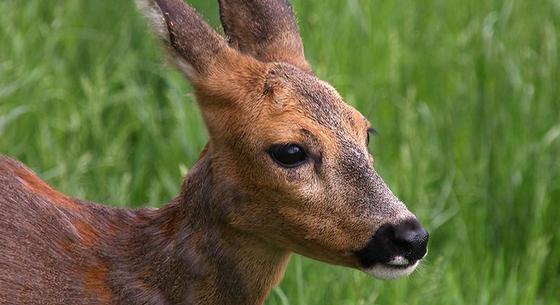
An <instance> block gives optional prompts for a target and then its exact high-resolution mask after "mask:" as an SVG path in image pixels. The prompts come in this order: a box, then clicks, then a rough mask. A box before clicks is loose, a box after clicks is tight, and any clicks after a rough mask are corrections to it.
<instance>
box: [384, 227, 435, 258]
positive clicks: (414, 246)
mask: <svg viewBox="0 0 560 305" xmlns="http://www.w3.org/2000/svg"><path fill="white" fill-rule="evenodd" d="M392 231H393V236H392V238H389V242H393V243H394V244H395V245H396V248H400V249H402V250H403V252H404V253H403V254H404V257H405V258H406V259H408V260H409V261H417V260H419V259H421V258H422V257H424V255H426V251H427V245H428V232H426V230H425V229H424V228H423V227H422V225H421V224H420V223H419V222H418V220H416V219H409V220H406V221H403V222H401V223H399V224H397V225H395V226H394V229H393V230H392Z"/></svg>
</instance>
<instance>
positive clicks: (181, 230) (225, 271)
mask: <svg viewBox="0 0 560 305" xmlns="http://www.w3.org/2000/svg"><path fill="white" fill-rule="evenodd" d="M214 181H215V180H214V177H213V175H212V166H211V160H210V157H209V156H208V154H205V155H203V157H202V158H201V159H200V160H199V161H198V162H197V164H196V165H195V166H194V168H193V169H192V170H191V173H190V174H189V175H188V176H187V178H186V179H185V183H184V185H183V188H182V192H181V194H180V195H179V196H178V197H177V198H175V199H174V200H173V201H172V202H171V203H169V204H168V205H167V206H165V207H164V208H162V209H159V210H140V211H139V212H138V214H137V215H136V217H138V219H139V220H140V221H138V222H137V223H139V227H137V228H135V229H134V232H136V233H134V234H132V236H133V237H132V238H131V239H130V240H129V242H128V243H125V244H128V245H129V246H130V247H131V249H135V250H134V252H135V253H134V255H133V256H134V257H136V258H137V259H136V260H134V259H132V260H131V261H133V262H135V265H134V266H131V268H132V269H134V273H135V274H136V277H137V278H138V280H139V281H140V283H141V285H143V286H145V287H149V288H150V291H151V292H150V293H148V294H149V295H151V297H154V298H161V299H163V300H166V302H168V303H171V304H192V305H195V304H208V305H212V304H222V305H226V304H232V305H233V304H243V305H253V304H262V303H263V302H264V300H265V298H266V296H267V295H268V293H269V292H270V290H271V289H272V288H273V287H274V286H275V285H276V284H277V283H278V282H279V280H280V279H281V278H282V276H283V274H284V271H285V268H286V265H287V263H288V260H289V252H287V251H285V250H281V249H278V248H275V247H272V246H271V245H269V244H267V243H266V242H264V241H262V240H260V239H258V238H256V237H253V236H248V235H247V234H244V233H242V232H239V231H236V230H234V229H232V228H231V227H230V226H228V225H227V224H226V223H225V222H224V221H223V220H222V219H223V217H222V216H221V215H220V211H223V208H220V207H222V205H223V204H228V203H229V202H231V200H232V196H228V195H227V193H228V192H227V191H224V190H220V189H217V188H216V184H215V183H214ZM224 197H227V198H224Z"/></svg>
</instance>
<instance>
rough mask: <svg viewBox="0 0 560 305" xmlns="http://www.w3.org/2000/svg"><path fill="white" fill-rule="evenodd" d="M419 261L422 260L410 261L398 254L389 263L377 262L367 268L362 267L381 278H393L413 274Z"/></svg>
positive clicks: (368, 272)
mask: <svg viewBox="0 0 560 305" xmlns="http://www.w3.org/2000/svg"><path fill="white" fill-rule="evenodd" d="M419 263H420V260H418V261H416V262H414V263H410V262H409V261H408V260H407V259H405V258H404V257H402V256H397V257H395V258H393V259H392V260H391V261H389V262H388V263H376V264H375V265H373V266H371V267H369V268H367V269H362V271H364V272H365V273H367V274H369V275H372V276H374V277H376V278H378V279H380V280H393V279H398V278H401V277H404V276H407V275H409V274H411V273H412V272H414V270H416V267H418V264H419Z"/></svg>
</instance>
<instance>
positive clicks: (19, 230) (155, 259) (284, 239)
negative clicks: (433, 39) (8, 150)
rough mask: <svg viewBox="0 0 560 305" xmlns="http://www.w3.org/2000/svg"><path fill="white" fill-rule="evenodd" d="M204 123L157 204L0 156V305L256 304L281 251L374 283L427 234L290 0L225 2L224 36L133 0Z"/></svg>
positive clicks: (277, 270) (276, 272) (171, 3)
mask: <svg viewBox="0 0 560 305" xmlns="http://www.w3.org/2000/svg"><path fill="white" fill-rule="evenodd" d="M137 2H138V5H139V7H140V8H141V9H142V10H143V12H144V13H145V14H146V16H147V18H148V19H149V20H150V23H151V25H152V27H153V29H154V32H155V33H156V34H157V35H158V36H159V38H160V39H161V40H162V42H163V44H164V45H165V46H166V47H167V49H168V50H169V51H170V54H171V57H172V58H173V59H174V61H175V63H176V64H177V66H178V68H179V69H180V70H181V71H182V72H183V73H184V74H185V75H186V77H187V78H188V80H189V81H190V82H191V83H192V84H193V87H194V90H195V92H196V97H197V102H198V105H199V107H200V108H201V109H202V114H203V117H204V121H205V124H206V126H207V128H208V131H209V141H208V144H207V146H206V148H205V149H204V152H203V153H202V154H201V157H200V160H199V161H198V162H197V163H196V164H195V165H194V166H193V168H192V170H191V171H190V173H189V174H188V175H187V177H186V178H185V180H184V183H183V185H182V189H181V192H180V194H179V195H178V196H177V197H176V198H175V199H173V200H172V201H171V202H170V203H169V204H167V205H166V206H164V207H163V208H161V209H139V210H129V209H120V208H112V207H106V206H102V205H97V204H94V203H90V202H86V201H82V200H79V199H74V198H70V197H68V196H66V195H63V194H61V193H59V192H58V191H56V190H54V189H53V188H51V187H50V186H48V185H47V184H46V183H45V182H43V181H42V180H40V179H39V178H38V177H37V176H36V175H35V174H34V173H33V172H32V171H31V170H29V169H27V168H26V167H25V166H24V165H22V164H21V163H19V162H17V161H14V160H11V159H9V158H7V157H0V303H1V304H80V305H84V304H92V305H93V304H153V305H156V304H157V305H160V304H193V305H194V304H199V305H202V304H204V305H209V304H210V305H212V304H214V305H218V304H220V305H224V304H238V305H239V304H246V305H252V304H262V303H263V302H264V300H265V298H266V296H267V295H268V293H269V292H270V290H271V288H272V287H274V286H275V285H276V284H277V283H278V282H279V281H280V279H281V278H282V276H283V274H284V271H285V268H286V265H287V263H288V260H289V257H290V253H292V252H295V253H299V254H302V255H305V256H308V257H311V258H314V259H317V260H320V261H323V262H327V263H331V264H336V265H342V266H348V267H352V268H358V269H361V270H363V271H365V272H368V273H370V274H372V275H374V276H376V277H378V278H382V279H388V278H396V277H400V276H404V275H407V274H409V273H411V272H412V271H413V270H414V269H415V268H416V266H417V265H418V262H419V261H420V260H421V259H422V258H423V257H424V255H425V254H426V251H427V250H426V249H427V241H428V234H427V232H426V231H425V230H424V229H423V228H422V226H421V225H420V223H419V222H418V221H417V220H416V217H415V216H414V215H413V214H412V213H411V212H409V211H408V210H407V208H406V207H405V205H404V204H403V203H402V202H401V201H399V199H397V197H395V196H394V195H393V193H392V192H391V191H390V190H389V188H388V187H387V186H386V185H385V183H384V182H383V180H382V179H381V178H380V177H379V175H378V174H377V173H376V171H375V169H374V167H373V159H372V156H371V155H370V154H369V153H368V149H367V141H368V129H369V128H370V125H369V123H368V122H367V120H366V119H365V118H364V116H362V115H361V114H360V113H359V112H357V111H356V110H355V109H353V108H352V107H350V106H348V105H347V104H345V103H344V102H343V100H342V98H341V97H340V96H339V95H338V93H337V92H336V91H335V89H333V88H332V87H331V86H330V85H329V84H327V83H325V82H323V81H321V80H319V79H318V78H316V77H315V76H314V75H313V72H312V70H311V67H310V66H309V64H308V63H307V61H306V59H305V58H304V51H303V45H302V41H301V38H300V36H299V33H298V29H297V25H296V22H295V19H294V14H293V11H292V8H291V6H290V5H289V4H288V2H287V0H221V1H220V3H219V4H220V16H221V21H222V23H223V27H224V30H225V34H226V35H227V36H228V38H229V39H228V40H227V41H226V40H224V39H223V38H222V37H221V36H220V35H219V34H217V33H216V32H215V31H214V30H213V29H212V28H211V27H210V26H209V25H208V24H207V23H205V22H204V20H203V19H202V18H201V17H200V16H199V15H198V14H197V13H196V12H195V11H194V10H193V9H192V8H191V7H189V6H188V5H186V4H185V3H184V2H183V0H137Z"/></svg>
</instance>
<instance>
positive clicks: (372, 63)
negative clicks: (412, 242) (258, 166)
mask: <svg viewBox="0 0 560 305" xmlns="http://www.w3.org/2000/svg"><path fill="white" fill-rule="evenodd" d="M191 2H192V3H193V4H194V5H195V6H196V7H197V8H199V10H200V11H201V12H203V13H204V15H206V16H207V17H208V18H209V19H210V20H211V22H212V23H213V24H215V25H217V20H218V19H217V7H216V3H215V2H214V1H207V0H198V1H194V0H193V1H191ZM294 6H295V8H296V11H297V15H298V18H299V23H300V27H301V32H302V35H303V40H304V42H305V44H306V54H307V56H308V59H309V60H310V62H311V63H312V64H313V66H314V67H315V71H316V73H317V74H318V75H319V76H320V77H322V78H323V79H325V80H328V81H330V82H331V83H332V84H333V85H334V86H335V87H336V88H338V90H339V91H340V93H341V94H342V95H343V96H345V97H346V99H347V101H348V102H349V103H351V104H353V105H355V106H356V107H357V108H358V109H360V110H361V111H362V112H363V113H364V114H366V115H367V116H368V117H369V118H370V120H371V121H372V122H373V123H374V125H375V126H376V128H377V129H378V130H379V136H378V137H376V138H375V139H374V144H373V147H372V150H373V153H374V155H375V156H376V159H377V162H376V164H378V167H379V170H380V172H381V174H382V175H383V176H384V177H385V179H386V180H387V182H388V184H389V185H390V186H391V187H392V188H393V190H394V192H395V193H396V194H398V195H399V196H400V197H401V199H403V201H405V202H406V203H407V204H408V206H409V208H410V209H411V210H413V211H414V212H415V213H416V214H417V215H418V216H419V217H420V218H421V219H422V221H423V223H424V224H425V226H426V227H427V228H428V229H429V231H430V233H431V240H430V254H429V256H428V258H427V262H426V263H425V264H423V266H422V267H421V268H420V270H419V271H418V272H417V273H415V274H414V275H412V276H411V277H409V278H407V279H401V280H397V281H390V282H382V281H378V280H374V279H371V278H369V277H367V276H366V275H363V274H361V273H360V272H358V271H353V270H349V269H344V268H340V267H333V266H327V265H326V264H322V263H318V262H314V261H311V260H308V259H305V258H301V257H295V258H294V259H293V260H292V263H291V264H290V266H289V270H288V273H287V275H286V278H285V279H284V281H283V282H282V284H281V285H280V287H278V288H277V289H275V290H274V292H273V293H272V294H271V296H270V298H269V300H268V301H267V304H269V305H277V304H278V305H280V304H299V305H303V304H310V305H315V304H325V305H331V304H332V305H345V304H399V305H400V304H411V305H412V304H446V305H448V304H458V305H460V304H492V305H496V304H527V305H529V304H531V305H532V304H543V305H549V304H560V292H559V291H560V97H559V96H560V54H559V48H560V46H559V44H560V1H558V0H541V1H522V0H517V1H514V0H502V1H497V0H472V1H460V0H426V1H414V2H413V1H408V2H403V1H380V0H375V1H370V0H347V1H335V0H323V1H308V0H299V1H295V0H294ZM0 12H2V13H1V14H0V153H2V154H7V155H10V156H13V157H16V158H18V159H20V160H22V161H24V162H25V163H27V164H28V165H29V166H31V167H32V168H33V169H35V170H36V171H37V172H38V173H39V174H40V176H41V177H43V178H44V179H45V180H47V181H48V182H49V183H51V184H53V185H55V186H56V187H57V188H59V189H61V190H62V191H64V192H66V193H69V194H72V195H73V196H76V197H84V198H87V199H90V200H94V201H99V202H108V203H114V204H124V203H129V206H132V207H139V206H146V205H150V206H160V205H161V203H162V202H165V201H167V200H169V199H170V198H172V197H173V196H174V195H175V194H176V193H177V192H178V188H179V186H180V181H181V176H182V175H183V174H184V173H185V172H186V171H187V170H188V168H189V167H190V166H191V165H192V164H193V162H194V161H195V160H196V159H197V156H198V153H199V151H200V150H201V149H202V147H203V145H204V143H205V141H206V133H205V130H204V128H203V125H202V122H201V119H200V115H199V112H198V110H197V109H196V105H195V103H194V101H193V98H192V95H191V94H190V92H191V89H190V87H189V86H188V85H187V84H186V82H185V81H184V80H183V78H182V77H181V75H180V74H179V73H177V72H175V71H174V70H173V69H170V68H168V67H166V66H165V65H163V64H162V60H161V59H162V52H161V51H160V49H159V48H158V46H157V43H156V41H155V40H154V39H153V37H152V36H151V35H150V34H149V33H148V31H147V27H146V25H145V22H144V20H143V19H142V18H141V17H140V16H139V14H137V12H136V11H135V9H134V6H133V3H132V1H106V0H103V1H85V0H74V1H56V0H41V1H14V0H4V1H0Z"/></svg>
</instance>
